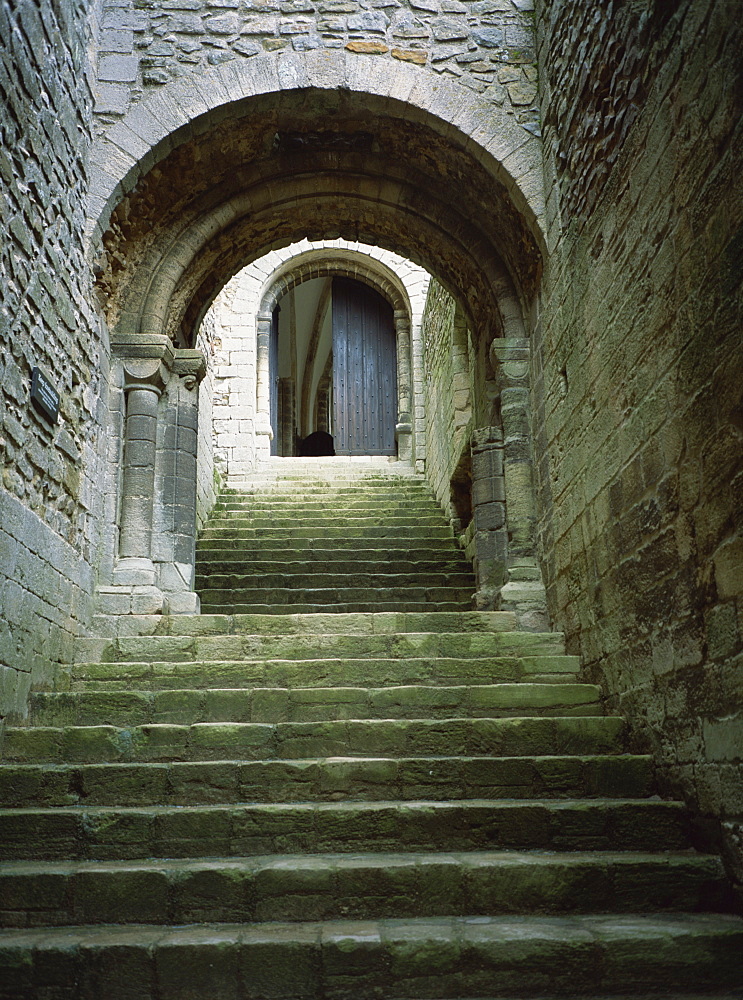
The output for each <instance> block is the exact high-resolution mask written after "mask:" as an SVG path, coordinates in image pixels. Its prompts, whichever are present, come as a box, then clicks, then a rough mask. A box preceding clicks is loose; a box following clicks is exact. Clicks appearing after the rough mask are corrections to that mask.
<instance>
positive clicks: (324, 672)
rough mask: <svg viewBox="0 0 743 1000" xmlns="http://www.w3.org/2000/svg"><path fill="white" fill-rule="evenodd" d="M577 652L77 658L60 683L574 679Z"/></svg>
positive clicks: (142, 685) (99, 686) (160, 686)
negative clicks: (82, 660)
mask: <svg viewBox="0 0 743 1000" xmlns="http://www.w3.org/2000/svg"><path fill="white" fill-rule="evenodd" d="M577 668H578V658H577V657H575V656H524V657H516V656H501V657H483V658H475V657H470V658H467V659H457V658H449V657H442V656H432V657H416V658H400V659H393V658H391V657H390V658H386V659H382V658H379V659H372V658H371V657H369V658H363V659H351V658H346V659H338V658H336V659H333V658H325V659H318V660H309V659H308V660H271V659H265V660H214V661H210V660H186V661H184V662H178V661H177V660H175V661H174V660H163V661H157V660H154V661H152V662H147V661H146V660H136V661H130V662H126V661H123V662H104V663H78V664H75V666H74V667H72V668H71V669H70V672H69V673H66V674H63V675H60V677H59V678H58V683H59V684H60V686H64V687H65V688H66V689H68V690H69V689H71V690H90V689H95V690H98V691H101V690H108V691H111V690H114V691H117V690H120V689H121V688H122V687H131V688H136V689H139V690H145V691H158V690H171V689H173V688H183V687H185V686H188V687H190V688H193V689H202V688H224V687H227V688H249V687H335V686H348V685H361V686H364V685H369V684H377V685H395V684H428V685H438V684H444V685H446V684H449V685H456V686H459V685H461V684H464V683H472V684H488V683H489V682H503V683H506V682H523V681H530V682H537V681H538V682H539V683H545V684H546V683H557V684H559V683H573V682H574V681H575V679H576V671H577Z"/></svg>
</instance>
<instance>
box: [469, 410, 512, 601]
mask: <svg viewBox="0 0 743 1000" xmlns="http://www.w3.org/2000/svg"><path fill="white" fill-rule="evenodd" d="M471 451H472V520H473V526H474V533H473V543H474V569H475V579H476V581H477V591H476V593H475V607H476V608H477V609H478V610H479V611H497V610H498V609H499V608H500V594H501V588H502V587H503V585H504V583H505V581H506V559H507V555H508V539H507V535H506V506H505V487H504V481H503V432H502V431H501V429H500V427H481V428H479V429H478V430H476V431H473V433H472V439H471Z"/></svg>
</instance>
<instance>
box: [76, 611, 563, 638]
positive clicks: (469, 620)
mask: <svg viewBox="0 0 743 1000" xmlns="http://www.w3.org/2000/svg"><path fill="white" fill-rule="evenodd" d="M119 617H121V616H119ZM132 617H135V616H132ZM144 617H145V616H140V617H139V618H138V619H137V622H140V621H141V620H142V619H144ZM116 620H117V619H115V618H114V617H111V619H110V622H111V623H113V622H114V621H116ZM148 620H149V622H150V624H151V625H152V627H153V630H152V632H151V633H149V634H151V635H155V636H164V635H172V636H178V637H182V636H187V635H190V636H198V635H215V636H222V635H236V634H239V635H245V634H250V635H265V634H267V633H270V634H271V635H317V634H320V635H335V634H342V635H391V634H407V633H409V632H414V633H416V634H432V633H442V632H443V633H447V634H456V633H459V632H468V633H481V632H485V633H492V632H508V633H514V632H517V631H518V630H517V628H516V616H515V615H514V613H513V612H511V611H471V610H466V611H423V612H415V613H413V614H405V613H404V612H395V611H383V612H369V611H362V612H352V613H350V614H347V615H334V614H300V613H296V612H295V613H287V614H285V615H283V616H282V617H281V618H280V619H277V618H276V616H275V615H271V616H267V615H260V614H254V615H227V614H221V615H206V614H198V615H151V616H149V619H148ZM519 634H520V635H528V636H529V637H530V638H532V637H533V635H534V634H533V633H523V632H521V633H519ZM541 639H542V640H547V639H549V640H554V641H562V640H563V636H562V633H560V632H547V633H542V634H541ZM79 641H80V640H79ZM95 641H97V642H104V641H106V640H105V639H98V640H95ZM83 642H84V640H83Z"/></svg>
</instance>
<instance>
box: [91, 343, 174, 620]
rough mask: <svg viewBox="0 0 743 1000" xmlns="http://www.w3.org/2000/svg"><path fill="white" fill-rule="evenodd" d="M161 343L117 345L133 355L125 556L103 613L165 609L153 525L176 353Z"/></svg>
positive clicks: (126, 383) (129, 363)
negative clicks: (164, 398) (169, 363)
mask: <svg viewBox="0 0 743 1000" xmlns="http://www.w3.org/2000/svg"><path fill="white" fill-rule="evenodd" d="M155 339H156V340H157V343H155V342H154V341H152V340H151V339H150V340H148V341H147V342H144V341H142V342H139V341H137V340H135V339H134V338H127V340H126V342H124V343H117V342H114V345H113V347H114V352H115V353H116V354H119V356H121V354H122V353H126V354H129V355H130V356H129V357H124V358H122V370H123V390H124V397H125V419H124V441H123V449H122V450H123V465H122V474H121V502H120V512H119V556H118V559H117V561H116V565H115V567H114V571H113V580H112V583H113V587H112V588H110V589H109V590H108V591H107V592H106V594H105V600H103V601H102V610H105V611H108V612H112V613H124V614H128V613H139V614H155V613H159V612H161V611H162V610H163V603H164V602H163V595H162V591H161V590H160V589H159V588H158V587H157V586H156V585H155V584H156V572H155V565H154V563H153V561H152V523H153V499H154V492H155V456H156V450H157V415H158V405H159V400H160V395H161V393H162V390H163V388H164V386H165V381H166V375H167V369H166V368H165V366H164V364H163V359H164V358H165V356H166V354H168V353H169V354H170V355H172V348H170V349H169V348H168V344H167V343H160V341H161V340H163V341H167V338H155ZM131 355H134V356H131ZM168 360H169V359H168ZM102 596H103V592H102Z"/></svg>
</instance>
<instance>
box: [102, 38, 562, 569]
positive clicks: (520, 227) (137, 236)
mask: <svg viewBox="0 0 743 1000" xmlns="http://www.w3.org/2000/svg"><path fill="white" fill-rule="evenodd" d="M369 66H370V64H369V63H368V62H364V57H363V56H356V55H353V54H351V53H338V54H328V53H325V54H324V55H323V59H322V60H321V61H318V60H317V59H316V58H315V57H313V56H312V54H311V53H306V54H294V55H291V56H287V55H285V54H284V55H280V56H275V55H274V56H271V57H268V56H266V57H265V58H263V57H261V59H258V60H255V61H252V62H250V63H249V64H246V65H245V66H242V67H240V68H239V69H238V70H234V69H231V70H230V71H229V72H227V71H226V70H222V69H221V68H215V70H214V71H213V72H212V73H210V74H207V75H206V77H205V78H204V80H203V81H200V87H199V92H198V94H197V95H194V94H193V92H192V90H191V89H190V88H189V87H188V86H186V85H183V87H182V88H181V90H179V85H178V84H173V85H172V86H170V87H169V88H167V92H163V93H162V94H160V95H158V96H156V97H153V98H149V99H147V100H145V101H143V102H142V103H141V104H140V105H139V106H138V107H136V108H135V109H134V110H133V111H132V112H131V113H130V115H128V116H127V117H126V118H125V119H124V121H122V122H121V123H119V124H118V125H116V126H113V127H112V128H111V129H110V130H109V132H108V133H107V135H106V136H104V138H102V139H101V140H100V142H99V144H98V148H97V151H96V159H97V161H98V163H99V165H100V167H101V172H100V173H99V174H98V180H99V183H98V185H97V190H96V191H95V193H94V196H93V199H92V201H91V214H92V216H94V217H95V222H93V218H92V217H91V220H90V222H91V225H90V234H91V238H94V237H95V235H96V233H97V234H101V233H102V231H103V229H104V228H105V227H107V228H106V232H105V235H104V237H103V246H104V254H103V256H102V258H101V261H100V281H99V288H100V292H101V297H102V301H103V304H104V308H105V312H106V317H107V319H108V323H109V326H110V328H111V330H112V343H113V349H114V353H115V354H116V356H117V357H118V358H119V359H120V361H119V364H120V365H121V371H122V372H124V371H126V370H128V369H127V365H128V366H129V368H131V367H132V362H133V361H134V360H139V359H141V358H142V357H144V358H146V359H147V360H148V361H159V362H160V363H161V367H160V369H159V371H158V375H157V379H158V380H159V381H160V382H162V383H163V386H164V387H165V388H164V395H165V396H166V397H168V399H169V400H170V402H169V403H168V404H167V405H168V406H169V411H168V412H170V414H171V423H172V424H173V426H174V427H181V426H182V421H181V416H180V414H181V413H185V411H184V409H183V407H184V406H186V403H184V401H183V400H182V399H180V397H179V399H178V400H175V401H173V400H172V399H171V398H170V396H171V389H170V388H169V386H171V385H172V383H173V379H174V377H175V375H177V374H180V375H181V376H182V379H181V389H182V390H183V391H189V390H188V388H187V381H186V380H187V379H191V380H193V381H195V380H196V379H197V378H198V377H199V358H198V356H197V352H194V351H193V347H192V345H193V343H194V338H195V333H196V330H197V328H198V324H199V321H200V319H201V317H202V316H203V315H204V312H205V310H206V308H208V306H209V304H210V303H211V302H212V301H213V299H214V297H215V295H216V294H217V292H218V291H219V289H221V288H222V287H223V286H224V285H225V283H226V282H227V281H228V280H229V278H230V277H231V276H232V275H233V274H235V273H236V272H237V271H238V270H239V269H240V268H242V267H244V266H245V265H246V264H248V263H250V261H251V260H254V259H256V258H257V257H258V256H259V255H260V254H262V253H265V252H266V251H267V250H270V249H273V248H277V247H281V246H283V245H287V244H289V243H291V242H293V241H295V240H296V239H297V238H310V239H327V238H329V237H333V238H335V237H337V236H340V237H342V238H344V239H352V240H362V241H364V242H367V243H372V244H375V245H377V246H379V247H383V248H385V249H387V250H391V251H393V252H397V253H399V254H401V255H403V256H405V257H407V258H409V259H410V260H412V261H414V262H415V263H418V264H421V265H423V266H424V267H426V269H427V270H429V271H430V272H431V273H432V274H434V275H435V276H436V278H437V280H438V281H439V282H440V283H441V284H442V285H443V286H444V287H445V288H447V289H448V290H449V291H450V292H451V293H452V294H453V295H455V296H456V298H457V300H458V301H459V302H460V303H461V305H462V308H463V311H464V314H465V316H466V319H467V322H468V324H469V326H470V329H471V330H472V331H473V332H474V336H475V337H476V338H477V340H478V343H480V344H481V345H485V347H486V348H487V346H488V345H489V344H490V343H491V342H492V341H493V340H494V339H503V338H508V337H512V336H513V331H512V328H517V329H518V332H519V339H522V340H523V339H524V338H523V337H522V336H521V334H522V333H523V323H524V317H525V316H526V315H527V314H528V311H529V309H530V307H531V305H532V303H533V300H534V296H535V293H536V290H537V288H538V285H539V279H540V273H541V259H542V251H543V245H544V244H543V238H542V230H541V227H540V218H541V214H542V200H541V175H540V171H539V159H538V157H537V156H535V155H534V154H535V153H537V152H538V148H539V146H538V141H537V140H535V138H534V137H533V136H532V135H530V134H529V133H528V132H527V131H525V130H524V129H522V128H520V127H519V126H518V125H517V124H516V123H515V122H514V120H513V119H509V118H508V117H507V116H505V115H499V113H498V112H495V113H494V109H493V107H492V105H490V104H487V103H486V102H484V101H483V100H482V99H481V98H480V97H478V95H476V94H469V93H466V92H464V88H461V87H456V86H454V85H450V84H447V83H445V82H443V81H440V80H439V79H438V78H436V77H435V74H432V73H431V71H429V70H427V69H423V68H420V67H418V68H414V67H408V66H402V65H401V66H399V67H396V68H395V72H394V73H393V74H391V76H390V78H385V79H384V80H381V79H380V78H379V77H378V76H375V75H374V74H373V73H372V74H370V75H367V73H366V70H367V68H368V67H369ZM168 95H169V96H168ZM176 100H177V102H178V107H177V108H174V107H173V103H174V102H175V101H176ZM181 100H182V103H181ZM114 147H115V148H114ZM116 150H118V153H116ZM111 163H114V164H115V166H114V168H113V169H114V170H115V172H116V174H117V180H116V183H113V180H114V178H113V177H112V176H111V174H110V171H111V169H112V168H111ZM453 190H456V191H457V197H456V199H453V198H452V191H453ZM262 321H263V322H264V323H265V312H264V313H263V319H262ZM259 322H260V321H259ZM509 330H511V333H509V332H508V331H509ZM398 339H400V338H399V337H398ZM168 352H170V354H172V359H171V360H167V359H169V358H170V354H169V353H168ZM404 353H405V354H406V355H407V353H408V352H407V349H406V350H405V352H404ZM116 377H117V376H116V375H115V379H116ZM118 379H119V382H118V386H117V388H118V389H119V391H120V396H119V399H120V403H119V407H120V412H121V413H122V414H123V411H124V402H123V396H124V395H125V394H127V393H129V392H130V388H129V386H130V383H131V384H132V385H133V384H134V382H132V379H131V378H129V381H128V382H127V381H126V379H125V378H124V376H122V375H119V376H118ZM137 384H138V383H137ZM408 396H409V393H408ZM403 404H404V401H402V402H401V405H400V417H401V419H400V420H399V421H398V423H399V424H400V425H405V424H407V425H408V426H409V425H410V420H409V419H408V420H404V419H402V418H403V417H404V416H405V415H408V418H409V413H410V408H409V407H408V409H407V410H406V409H405V408H404V405H403ZM159 405H160V408H161V409H162V404H159ZM188 419H190V418H187V419H186V423H187V422H188ZM126 427H127V429H128V428H129V423H128V422H127V424H126ZM405 433H408V434H409V433H410V430H407V431H405ZM127 434H128V430H127ZM166 437H167V434H166ZM171 437H172V435H171ZM188 439H189V441H190V436H188ZM128 443H129V440H128V437H127V447H128ZM151 451H152V449H151V447H150V448H149V451H148V454H150V452H151ZM171 458H172V463H171V464H172V469H171V473H172V474H171V475H170V477H169V478H168V479H167V480H165V479H164V480H163V484H164V485H163V488H162V489H160V490H159V491H158V490H157V489H156V490H155V494H156V495H157V496H158V498H159V499H158V502H159V503H160V506H161V507H163V508H168V516H167V518H163V517H160V523H161V527H164V529H165V530H159V531H157V532H155V535H154V536H153V534H152V526H153V525H155V524H156V523H158V517H159V515H158V513H157V512H153V511H152V509H151V508H148V505H147V493H148V491H147V490H144V491H143V492H142V493H141V494H136V495H135V494H134V493H133V492H132V491H131V490H129V489H127V487H126V484H125V486H124V488H123V489H122V490H121V495H122V496H123V497H125V498H127V500H126V502H127V504H129V503H130V501H135V500H136V504H135V506H136V507H137V510H138V514H137V517H138V518H139V520H140V522H141V523H142V526H143V530H142V531H139V532H138V533H137V532H132V531H129V532H128V534H127V537H129V538H133V537H137V536H138V537H139V538H140V539H141V540H142V547H143V551H142V552H141V553H140V554H139V555H136V556H135V555H134V554H133V553H129V554H127V555H126V557H125V558H121V557H122V556H123V552H117V551H112V552H111V554H110V555H111V559H110V566H111V571H112V577H113V579H114V581H116V582H118V583H119V584H120V585H122V586H130V585H132V584H134V583H135V582H139V583H145V577H146V582H147V583H148V584H151V583H152V573H151V572H150V570H149V569H148V566H147V561H148V560H150V562H152V561H153V559H154V562H156V563H159V569H158V570H157V572H156V573H155V576H156V578H157V579H162V578H164V577H168V578H169V579H170V580H171V581H172V583H171V584H169V585H168V586H169V587H170V586H173V585H175V586H179V585H180V584H179V579H183V580H187V578H188V575H189V559H188V553H186V552H185V550H186V548H187V547H188V538H189V520H188V518H185V519H183V518H182V517H181V515H182V513H183V512H184V511H185V510H186V509H187V508H188V507H189V506H190V505H192V503H193V497H192V496H191V495H190V493H189V489H188V488H187V486H186V485H185V484H186V483H187V481H189V476H190V475H191V473H190V472H189V469H190V468H191V466H192V465H193V464H194V455H193V453H189V454H186V453H185V452H184V448H183V447H182V446H181V445H179V446H178V447H177V448H176V449H175V450H174V452H173V454H172V456H171ZM150 465H151V463H150ZM130 478H131V477H130ZM135 478H136V479H138V480H139V479H141V480H142V481H144V478H146V479H147V482H149V481H150V480H151V479H152V475H151V468H148V473H147V477H144V478H143V477H142V476H141V474H140V472H137V474H136V477H135ZM169 483H173V484H175V486H173V489H176V490H180V493H178V494H177V495H176V494H173V496H172V497H170V498H169V497H168V495H167V489H169V488H170V486H168V484H169ZM179 518H181V520H179ZM124 520H126V517H124ZM192 521H193V518H191V522H192ZM168 532H170V533H171V535H172V536H173V544H171V545H170V546H168V545H164V543H163V538H165V537H167V534H168ZM192 533H193V532H192V529H191V534H192ZM153 537H156V538H157V539H158V545H160V547H161V549H162V551H160V552H159V553H155V552H153V546H154V542H152V541H150V542H148V538H149V539H152V538H153ZM178 546H180V551H181V553H182V554H185V556H186V558H185V560H183V561H182V562H180V564H179V565H178V567H177V572H174V571H173V567H174V566H176V564H178V563H179V560H177V559H176V555H175V550H176V547H178ZM130 548H131V545H129V546H128V549H130ZM148 548H149V552H147V551H145V550H146V549H148ZM128 549H127V551H128ZM155 556H159V558H155ZM135 559H136V560H137V561H136V562H133V561H132V560H135ZM168 567H170V568H168ZM117 578H118V579H117Z"/></svg>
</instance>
